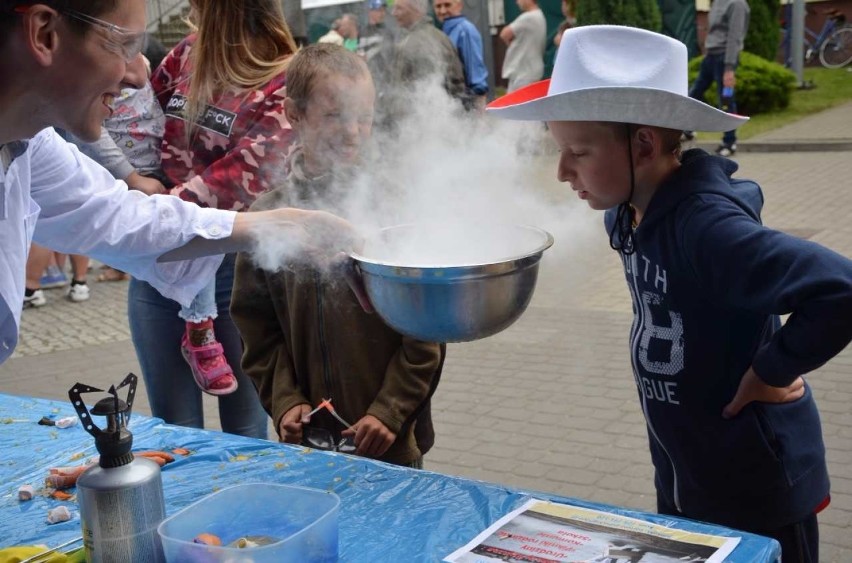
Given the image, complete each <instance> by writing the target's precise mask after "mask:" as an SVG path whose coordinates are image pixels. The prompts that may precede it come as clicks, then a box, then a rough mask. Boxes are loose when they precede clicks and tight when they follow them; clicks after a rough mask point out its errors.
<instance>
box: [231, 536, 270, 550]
mask: <svg viewBox="0 0 852 563" xmlns="http://www.w3.org/2000/svg"><path fill="white" fill-rule="evenodd" d="M277 541H278V539H277V538H273V537H272V536H244V537H241V538H237V539H235V540H234V541H232V542H231V543H229V544H228V546H227V547H236V548H238V549H247V548H252V547H261V546H263V545H269V544H272V543H275V542H277Z"/></svg>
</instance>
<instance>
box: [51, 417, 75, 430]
mask: <svg viewBox="0 0 852 563" xmlns="http://www.w3.org/2000/svg"><path fill="white" fill-rule="evenodd" d="M77 420H78V418H77V417H76V416H66V417H64V418H60V419H59V420H57V421H56V427H57V428H71V427H72V426H74V425H75V424H77Z"/></svg>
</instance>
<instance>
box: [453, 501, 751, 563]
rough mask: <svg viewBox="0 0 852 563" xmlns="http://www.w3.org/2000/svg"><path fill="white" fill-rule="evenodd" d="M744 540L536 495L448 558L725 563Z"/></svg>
mask: <svg viewBox="0 0 852 563" xmlns="http://www.w3.org/2000/svg"><path fill="white" fill-rule="evenodd" d="M739 542H740V538H735V537H734V538H731V537H723V536H711V535H707V534H699V533H696V532H688V531H685V530H677V529H673V528H667V527H665V526H660V525H657V524H652V523H650V522H645V521H642V520H637V519H636V518H629V517H627V516H620V515H618V514H612V513H609V512H601V511H597V510H591V509H587V508H580V507H576V506H569V505H565V504H556V503H552V502H547V501H542V500H537V499H532V500H530V501H528V502H526V503H525V504H524V505H523V506H521V507H520V508H518V509H517V510H514V511H513V512H510V513H509V514H507V515H506V516H504V517H503V518H501V519H500V520H498V521H497V522H495V523H494V524H493V525H492V526H490V527H489V528H488V529H487V530H485V531H484V532H482V533H481V534H479V535H478V536H476V537H475V538H474V539H473V540H472V541H471V542H470V543H468V544H467V545H465V546H464V547H462V548H460V549H457V550H456V551H455V552H453V553H452V554H450V555H449V556H448V557H447V558H446V559H444V561H447V562H449V563H486V562H501V563H506V562H517V563H552V562H560V563H561V562H572V563H581V562H582V563H640V562H641V563H663V562H679V563H722V561H724V559H725V557H727V556H728V555H729V554H730V553H731V552H732V551H733V550H734V548H735V547H736V546H737V544H738V543H739Z"/></svg>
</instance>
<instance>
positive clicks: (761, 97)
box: [689, 52, 796, 115]
mask: <svg viewBox="0 0 852 563" xmlns="http://www.w3.org/2000/svg"><path fill="white" fill-rule="evenodd" d="M701 59H702V57H696V58H694V59H692V60H691V61H689V83H690V84H692V83H693V82H694V81H695V78H696V77H697V76H698V67H699V66H701ZM795 87H796V75H795V74H793V73H792V72H790V71H789V70H787V69H786V68H784V67H783V66H781V65H779V64H778V63H773V62H769V61H766V60H764V59H762V58H760V57H758V56H757V55H753V54H751V53H746V52H743V53H740V64H739V66H738V67H737V86H736V99H737V113H739V114H742V115H756V114H758V113H767V112H772V111H776V110H779V109H784V108H786V107H787V106H788V105H790V94H791V93H792V91H793V90H794V89H795ZM704 97H705V101H706V102H707V103H708V104H710V105H713V106H718V105H719V104H718V100H719V98H718V97H717V96H716V86H715V84H714V85H713V86H711V87H710V88H709V89H708V90H707V92H706V93H705V94H704Z"/></svg>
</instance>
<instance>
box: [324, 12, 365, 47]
mask: <svg viewBox="0 0 852 563" xmlns="http://www.w3.org/2000/svg"><path fill="white" fill-rule="evenodd" d="M317 43H331V44H332V45H338V46H340V47H344V48H345V49H346V50H347V51H352V52H355V51H357V50H358V18H356V17H355V15H354V14H343V15H342V16H340V17H339V18H337V19H336V20H334V21H333V22H332V24H331V29H329V30H328V33H326V34H325V35H323V36H322V37H320V38H319V39H318V40H317Z"/></svg>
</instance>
